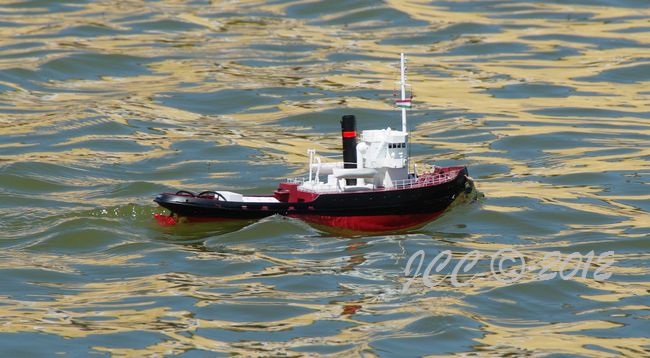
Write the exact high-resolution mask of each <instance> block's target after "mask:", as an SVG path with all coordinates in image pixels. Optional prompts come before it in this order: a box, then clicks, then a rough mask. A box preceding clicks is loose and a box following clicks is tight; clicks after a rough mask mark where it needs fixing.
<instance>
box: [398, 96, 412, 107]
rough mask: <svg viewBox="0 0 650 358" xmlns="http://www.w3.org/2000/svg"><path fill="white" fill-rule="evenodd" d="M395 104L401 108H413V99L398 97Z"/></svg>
mask: <svg viewBox="0 0 650 358" xmlns="http://www.w3.org/2000/svg"><path fill="white" fill-rule="evenodd" d="M395 105H397V107H399V108H411V99H410V98H407V99H398V100H396V101H395Z"/></svg>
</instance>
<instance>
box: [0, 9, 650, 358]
mask: <svg viewBox="0 0 650 358" xmlns="http://www.w3.org/2000/svg"><path fill="white" fill-rule="evenodd" d="M649 15H650V11H649V8H648V4H647V1H645V0H617V1H613V0H580V1H572V2H571V4H567V3H566V2H565V1H534V0H530V1H516V2H512V1H478V0H476V1H471V0H468V1H434V2H429V1H417V0H413V1H411V0H409V1H391V0H388V1H383V2H379V1H345V2H338V1H337V2H334V1H312V2H297V1H269V2H265V1H255V0H251V1H238V2H234V1H233V2H225V1H224V2H216V1H122V2H114V1H83V0H78V1H55V0H33V1H5V2H3V5H0V233H1V234H0V246H1V247H2V249H3V250H2V252H1V253H0V257H1V259H0V270H1V275H0V283H1V287H2V292H0V317H1V318H0V320H1V323H2V324H0V327H1V328H0V331H1V333H0V346H1V347H2V351H3V354H4V355H7V356H52V355H55V354H62V355H69V356H84V355H87V354H90V353H94V354H99V355H126V356H145V355H150V356H155V355H163V354H164V355H185V356H205V355H206V354H207V355H210V356H212V355H215V354H216V355H228V354H242V355H246V356H249V355H270V354H285V355H288V356H298V355H303V354H313V355H319V354H330V353H335V354H340V355H354V354H359V353H372V354H376V355H379V356H396V355H400V356H402V355H405V354H406V353H407V352H408V355H411V356H414V355H450V354H458V355H464V354H470V353H478V354H481V355H498V356H501V355H533V356H538V355H546V354H551V353H560V354H563V355H573V356H618V355H627V356H643V355H648V354H650V338H649V337H648V334H647V332H650V324H649V321H648V317H649V316H648V310H649V309H650V307H649V306H648V292H650V276H649V272H648V267H649V263H650V260H649V259H650V256H649V253H648V252H649V249H650V240H649V239H650V237H649V234H650V214H649V211H650V194H649V193H650V190H649V187H648V184H649V177H650V162H649V160H648V158H650V146H649V145H648V143H649V140H650V138H649V134H650V125H649V123H650V105H649V103H650V101H649V100H650V90H648V84H649V82H650V47H649V46H650V42H649V41H650V40H649V39H650V36H649V35H650V26H648V18H649V17H648V16H649ZM401 51H404V52H406V53H407V54H408V60H409V79H410V82H411V83H412V85H413V92H414V95H415V99H414V101H415V108H414V109H413V110H412V111H410V116H409V124H410V128H411V130H412V131H413V136H412V144H413V145H412V153H411V155H412V157H413V158H414V159H415V161H417V162H418V163H420V166H421V167H423V166H426V165H433V164H436V165H467V166H469V167H470V173H471V175H472V176H473V177H474V179H475V180H476V183H477V189H478V191H479V192H480V193H482V194H483V195H484V197H483V198H480V199H479V200H477V201H473V202H472V201H469V202H464V203H460V204H459V205H457V206H455V207H454V208H453V209H452V210H451V211H450V212H448V213H447V214H446V215H444V216H443V217H442V218H440V219H439V220H437V221H434V222H433V223H430V224H429V225H427V226H425V227H424V228H422V229H418V230H413V231H410V232H406V233H395V234H387V235H369V236H352V237H351V236H346V235H339V234H334V233H327V232H322V231H319V230H317V229H315V228H312V227H310V226H308V225H306V224H304V223H302V222H299V221H294V220H291V219H285V218H269V219H265V220H262V221H260V222H256V223H244V224H241V225H240V224H227V225H218V224H216V225H215V224H200V225H193V226H179V227H173V228H160V227H157V226H156V225H155V223H154V222H153V220H152V214H153V213H157V212H162V210H161V209H159V208H157V207H156V206H155V205H154V203H153V202H152V201H151V199H152V198H153V196H154V195H155V194H156V193H158V192H162V191H170V190H175V189H177V188H184V189H189V190H194V191H200V190H208V189H216V188H222V189H227V190H236V191H241V192H245V193H256V192H268V191H270V190H272V189H273V188H274V187H275V185H276V182H277V181H278V180H282V178H285V177H289V176H295V175H298V174H300V173H302V172H303V171H304V168H305V165H304V163H305V162H306V160H307V157H306V150H307V148H311V147H314V148H315V149H317V150H318V151H319V152H322V153H324V154H336V153H338V151H339V150H340V147H339V146H340V139H339V138H338V131H339V128H338V126H339V124H338V120H339V118H340V117H341V116H342V115H344V114H354V115H356V116H357V118H358V121H359V127H360V129H364V128H366V129H367V128H378V127H385V126H392V127H398V126H399V115H398V112H396V111H395V110H394V109H393V107H392V101H393V96H392V91H393V89H394V88H395V84H394V82H395V81H396V80H397V75H398V73H397V67H396V59H397V58H398V53H399V52H401ZM507 247H510V248H515V249H517V250H518V251H520V252H521V253H522V254H523V255H524V256H525V258H526V259H527V261H528V262H530V263H539V262H540V261H541V260H542V258H543V257H544V255H545V253H547V252H549V251H553V250H559V251H561V252H562V253H563V254H564V255H568V254H570V253H572V252H580V253H583V254H586V253H588V252H589V251H591V250H594V252H595V253H602V252H605V251H609V250H613V251H614V252H615V255H614V258H615V259H616V261H615V263H614V265H613V266H612V267H611V268H610V271H611V272H612V273H613V275H612V277H611V278H609V279H608V280H606V281H598V280H594V279H593V276H588V277H587V278H582V277H577V278H573V279H571V280H566V281H565V280H562V279H560V278H556V279H553V280H549V281H538V280H536V279H535V278H534V276H533V274H532V273H531V274H527V275H525V276H524V277H523V278H522V279H521V280H519V281H517V282H514V283H511V284H503V283H500V282H498V281H497V280H495V279H493V278H492V277H490V275H489V268H488V267H487V264H486V263H482V264H481V265H480V267H479V271H480V272H483V273H484V274H485V275H483V276H479V277H478V278H477V279H475V280H473V281H472V284H471V285H469V286H465V287H453V286H452V285H451V284H450V282H449V281H448V280H447V281H445V282H444V284H442V285H439V286H437V287H435V288H428V287H426V286H425V285H423V284H422V283H421V281H416V283H414V284H413V285H412V286H411V288H410V290H409V291H408V292H406V293H402V292H401V289H402V285H403V284H404V283H405V282H406V281H407V278H406V277H405V275H404V268H405V266H406V262H407V260H408V259H409V257H410V256H411V255H412V254H413V253H415V252H416V251H417V250H420V249H422V250H424V251H425V253H426V257H427V261H428V260H430V259H431V258H433V257H434V256H435V255H436V254H437V253H438V252H440V251H442V250H451V251H452V252H453V253H454V254H455V255H456V257H457V258H459V257H461V256H462V255H463V254H464V253H466V252H469V251H471V250H474V249H476V250H481V252H483V253H485V254H486V255H490V254H492V253H495V252H497V251H498V250H499V249H502V248H507ZM594 268H595V267H594Z"/></svg>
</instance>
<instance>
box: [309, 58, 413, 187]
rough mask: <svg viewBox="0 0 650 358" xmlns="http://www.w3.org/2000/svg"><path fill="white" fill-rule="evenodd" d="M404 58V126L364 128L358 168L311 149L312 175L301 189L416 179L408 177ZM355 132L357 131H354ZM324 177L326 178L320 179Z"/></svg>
mask: <svg viewBox="0 0 650 358" xmlns="http://www.w3.org/2000/svg"><path fill="white" fill-rule="evenodd" d="M405 72H406V71H405V58H404V54H403V53H402V54H401V56H400V81H399V84H400V89H401V99H398V100H397V101H396V104H397V105H398V106H399V107H401V110H402V130H393V129H391V128H390V127H389V128H386V129H373V130H364V131H362V132H361V135H360V136H359V138H358V142H357V146H356V154H357V155H356V157H357V162H356V168H344V163H343V162H338V163H324V162H322V159H321V157H319V156H317V155H316V152H315V151H314V150H312V149H310V150H309V151H308V154H309V177H308V179H306V180H304V181H301V185H300V187H299V188H300V189H301V190H306V191H313V192H333V191H339V192H343V191H355V190H368V189H371V190H372V189H377V188H382V187H383V188H392V187H394V186H395V184H396V183H397V182H399V183H400V184H403V183H405V182H406V181H407V180H409V179H412V180H415V174H414V175H413V176H412V177H409V172H408V167H409V156H408V135H409V134H408V130H407V125H406V108H410V106H411V99H410V98H406V89H405V87H406V75H405ZM355 135H356V134H355ZM321 178H323V179H325V180H324V181H321ZM346 179H356V184H353V185H348V184H346Z"/></svg>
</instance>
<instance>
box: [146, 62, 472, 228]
mask: <svg viewBox="0 0 650 358" xmlns="http://www.w3.org/2000/svg"><path fill="white" fill-rule="evenodd" d="M399 84H400V87H401V96H400V97H401V98H400V99H398V100H397V101H396V104H397V105H398V106H399V107H401V111H402V130H392V129H390V128H386V129H379V130H364V131H362V132H361V135H360V136H358V135H357V131H356V121H355V117H354V116H352V115H346V116H343V118H342V120H341V137H342V141H343V162H339V163H324V162H322V161H321V158H320V157H319V156H317V154H316V152H315V151H314V150H311V149H310V150H309V151H308V156H309V167H308V172H309V173H308V176H307V178H305V179H289V180H287V181H286V182H283V183H280V184H279V186H278V188H277V190H275V191H274V192H273V194H271V195H255V196H252V195H243V194H239V193H234V192H231V191H221V190H220V191H204V192H201V193H199V194H194V193H192V192H189V191H185V190H181V191H178V192H176V193H163V194H159V195H158V196H156V198H155V199H154V201H155V202H156V203H158V204H159V205H161V206H163V207H164V208H166V209H168V210H170V211H171V214H170V215H169V216H163V215H160V214H157V215H156V219H157V220H158V222H159V223H160V224H163V225H172V224H175V223H176V222H178V220H179V219H180V218H185V220H187V221H190V222H192V221H223V220H255V219H261V218H264V217H268V216H271V215H283V216H289V217H293V218H299V219H302V220H305V221H307V222H310V223H313V224H317V225H326V226H331V227H336V228H341V229H347V230H353V231H393V230H401V229H406V228H411V227H416V226H419V225H422V224H425V223H427V222H428V221H431V220H433V219H435V218H436V217H438V216H440V215H441V214H442V213H443V212H444V211H445V209H447V208H448V207H449V206H450V204H451V203H452V202H453V201H454V199H455V198H456V197H457V196H458V195H459V194H461V193H463V192H465V191H467V190H468V189H471V187H472V186H471V181H470V179H469V178H468V172H467V168H466V167H464V166H455V167H446V168H441V167H434V169H433V170H431V171H428V172H424V173H417V167H416V166H415V165H414V166H413V172H409V157H408V145H409V142H408V136H409V134H408V131H407V126H406V109H407V108H409V107H410V106H411V99H410V98H406V90H405V87H406V78H405V60H404V54H401V59H400V81H399ZM323 179H324V180H323Z"/></svg>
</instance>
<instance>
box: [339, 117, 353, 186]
mask: <svg viewBox="0 0 650 358" xmlns="http://www.w3.org/2000/svg"><path fill="white" fill-rule="evenodd" d="M341 138H342V139H343V168H356V167H357V121H356V119H355V118H354V116H353V115H345V116H343V118H342V119H341ZM346 183H347V185H357V180H356V179H346Z"/></svg>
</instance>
